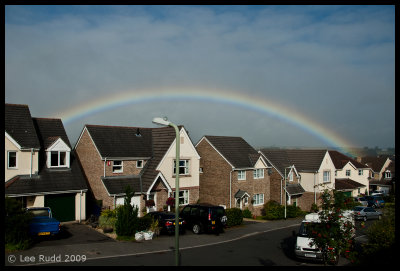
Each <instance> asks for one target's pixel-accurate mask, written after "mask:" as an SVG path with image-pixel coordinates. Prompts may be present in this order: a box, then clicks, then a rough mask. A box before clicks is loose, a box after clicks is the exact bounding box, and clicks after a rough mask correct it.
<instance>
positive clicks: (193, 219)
mask: <svg viewBox="0 0 400 271" xmlns="http://www.w3.org/2000/svg"><path fill="white" fill-rule="evenodd" d="M180 215H181V217H182V218H183V219H185V220H186V227H187V228H188V229H191V230H192V231H193V232H194V233H195V234H199V233H202V232H214V233H216V234H219V233H220V232H222V231H223V228H224V227H225V226H226V222H227V217H226V213H225V209H224V208H223V207H221V206H215V205H211V204H190V205H186V206H185V207H184V208H183V209H182V211H181V212H180Z"/></svg>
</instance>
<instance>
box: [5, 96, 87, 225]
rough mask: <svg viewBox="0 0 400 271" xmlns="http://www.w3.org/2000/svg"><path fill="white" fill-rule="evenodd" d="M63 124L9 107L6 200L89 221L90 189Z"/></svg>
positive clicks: (63, 218) (67, 218)
mask: <svg viewBox="0 0 400 271" xmlns="http://www.w3.org/2000/svg"><path fill="white" fill-rule="evenodd" d="M71 149H72V148H71V144H70V142H69V140H68V137H67V134H66V132H65V129H64V125H63V123H62V121H61V119H49V118H32V117H31V114H30V111H29V107H28V106H27V105H17V104H5V162H6V163H5V196H7V197H12V198H16V199H18V200H20V201H21V204H22V206H23V207H45V206H46V207H50V208H51V209H52V213H53V216H54V217H55V218H56V219H58V220H60V221H75V220H77V221H80V220H85V219H86V192H87V190H88V187H87V185H86V182H85V179H84V176H83V174H82V172H81V169H80V167H79V164H78V163H77V161H76V159H75V155H74V152H73V151H71Z"/></svg>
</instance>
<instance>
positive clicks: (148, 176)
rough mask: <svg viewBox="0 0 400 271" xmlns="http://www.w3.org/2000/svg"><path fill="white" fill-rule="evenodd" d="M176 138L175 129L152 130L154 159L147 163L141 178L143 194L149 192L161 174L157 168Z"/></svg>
mask: <svg viewBox="0 0 400 271" xmlns="http://www.w3.org/2000/svg"><path fill="white" fill-rule="evenodd" d="M181 128H182V126H179V129H181ZM175 138H176V134H175V129H174V128H173V127H161V128H154V129H152V143H153V144H152V148H151V149H152V158H151V160H150V161H148V162H147V163H146V165H145V168H144V169H143V174H142V176H141V177H142V185H143V192H144V191H147V190H148V189H149V187H150V185H152V183H153V181H154V179H155V178H156V176H157V174H158V173H159V171H158V170H156V168H157V166H158V164H159V163H160V162H161V159H162V158H163V157H164V155H165V153H166V152H167V151H168V149H169V147H170V146H171V144H172V142H173V141H174V140H175Z"/></svg>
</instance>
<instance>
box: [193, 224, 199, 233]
mask: <svg viewBox="0 0 400 271" xmlns="http://www.w3.org/2000/svg"><path fill="white" fill-rule="evenodd" d="M192 231H193V233H195V234H199V233H200V232H201V225H200V224H197V223H196V224H194V225H193V228H192Z"/></svg>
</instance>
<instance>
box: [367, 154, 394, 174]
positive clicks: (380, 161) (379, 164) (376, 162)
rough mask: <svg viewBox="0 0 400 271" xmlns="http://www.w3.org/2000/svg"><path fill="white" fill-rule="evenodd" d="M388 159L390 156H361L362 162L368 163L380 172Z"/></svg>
mask: <svg viewBox="0 0 400 271" xmlns="http://www.w3.org/2000/svg"><path fill="white" fill-rule="evenodd" d="M387 159H388V157H375V156H366V157H362V158H361V164H365V165H367V166H368V167H370V168H371V169H372V170H373V171H375V172H380V171H381V170H382V168H383V166H384V165H385V162H386V160H387Z"/></svg>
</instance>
